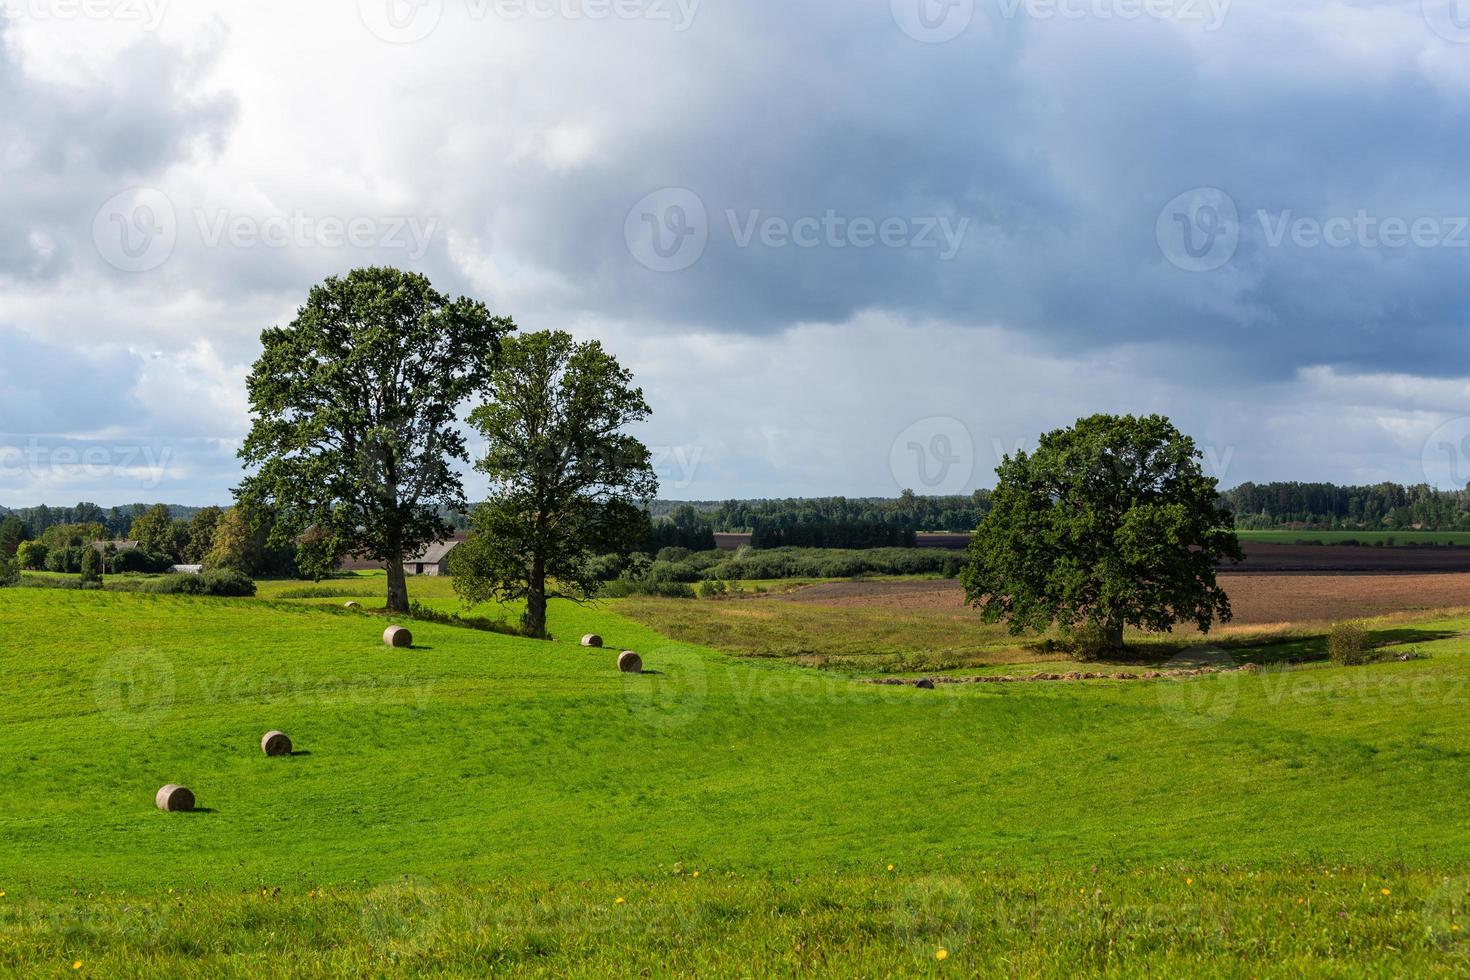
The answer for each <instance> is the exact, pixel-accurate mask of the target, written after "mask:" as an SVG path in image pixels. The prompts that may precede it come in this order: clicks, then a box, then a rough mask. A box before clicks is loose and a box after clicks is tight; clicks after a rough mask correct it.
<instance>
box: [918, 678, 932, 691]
mask: <svg viewBox="0 0 1470 980" xmlns="http://www.w3.org/2000/svg"><path fill="white" fill-rule="evenodd" d="M914 687H917V688H919V689H920V690H922V691H932V690H934V682H933V681H931V680H930V679H929V678H927V677H925V678H923V679H922V680H919V681H916V682H915V683H914Z"/></svg>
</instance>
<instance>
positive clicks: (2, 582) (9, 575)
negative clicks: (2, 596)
mask: <svg viewBox="0 0 1470 980" xmlns="http://www.w3.org/2000/svg"><path fill="white" fill-rule="evenodd" d="M19 584H20V569H19V568H18V567H17V566H16V564H15V560H14V559H13V558H4V557H0V589H4V588H9V587H10V586H12V585H19Z"/></svg>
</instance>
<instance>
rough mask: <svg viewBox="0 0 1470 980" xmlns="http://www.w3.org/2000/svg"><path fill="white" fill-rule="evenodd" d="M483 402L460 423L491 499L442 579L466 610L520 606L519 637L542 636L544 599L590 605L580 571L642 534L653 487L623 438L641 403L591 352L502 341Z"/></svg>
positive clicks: (536, 338) (590, 593) (565, 344)
mask: <svg viewBox="0 0 1470 980" xmlns="http://www.w3.org/2000/svg"><path fill="white" fill-rule="evenodd" d="M490 393H491V399H490V401H489V402H488V403H486V404H485V405H482V406H480V407H479V408H477V409H475V410H474V411H473V412H471V413H470V423H471V424H472V425H474V426H475V428H476V429H478V430H479V432H480V434H481V435H482V436H484V437H485V440H486V443H487V451H486V454H485V458H484V459H482V460H480V461H479V463H477V464H476V469H478V470H479V471H480V472H482V473H484V474H486V475H487V476H489V477H490V481H491V488H492V489H491V495H490V499H489V500H487V501H486V502H485V503H484V504H482V505H481V506H479V507H477V508H476V509H475V512H474V514H473V516H472V521H473V525H474V532H473V533H472V534H471V535H470V538H469V540H468V541H466V542H465V543H464V544H462V545H460V546H459V547H458V548H456V549H455V550H454V551H453V552H451V553H450V559H449V563H450V571H451V572H453V574H454V587H455V589H456V590H457V591H458V592H459V594H460V597H461V598H463V599H464V600H465V601H466V602H468V603H476V602H483V601H485V600H487V599H491V598H497V599H501V600H515V599H525V600H526V614H525V619H524V623H523V625H524V628H525V631H526V632H527V633H528V634H530V635H532V636H544V635H545V634H546V602H547V599H549V598H569V599H573V600H577V601H584V600H586V599H590V598H592V597H594V596H595V595H596V594H597V590H598V585H599V583H598V581H597V579H596V578H595V577H594V576H593V575H592V573H591V570H590V568H589V559H590V558H591V557H592V556H593V555H595V554H599V553H606V552H611V551H625V550H628V549H629V548H631V547H632V546H633V545H635V544H636V543H638V542H639V541H640V540H642V539H643V538H644V537H646V536H647V534H648V518H647V515H646V513H645V512H644V511H643V510H642V509H640V507H639V504H640V503H643V502H646V501H647V500H649V499H651V498H652V497H653V495H654V494H655V493H656V492H657V490H658V479H657V477H656V476H655V475H654V472H653V467H652V465H651V463H650V459H651V456H650V453H649V451H648V448H647V447H646V446H644V445H643V443H641V442H639V441H638V440H637V439H636V438H634V437H633V436H631V435H628V434H627V433H626V432H624V431H623V430H624V429H625V428H626V427H627V426H628V425H630V424H632V423H634V422H639V421H642V420H643V419H645V418H647V417H648V414H649V408H648V403H647V402H645V401H644V399H643V391H642V390H641V389H639V388H636V387H634V386H633V377H632V374H631V373H630V372H629V371H627V370H625V369H624V368H622V367H621V366H620V365H619V364H618V362H617V361H616V360H615V359H614V358H613V357H612V355H610V354H608V353H607V352H606V351H604V350H603V349H602V345H601V344H599V343H597V342H596V341H588V342H586V343H576V342H574V341H573V340H572V338H571V336H569V335H568V334H566V333H563V332H561V331H544V332H540V333H533V334H526V335H524V336H518V337H512V338H509V339H507V340H506V342H505V346H504V350H503V351H502V355H501V361H500V364H499V365H498V366H497V367H496V369H495V372H494V374H493V375H492V377H491V380H490Z"/></svg>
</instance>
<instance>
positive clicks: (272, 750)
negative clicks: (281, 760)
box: [260, 732, 291, 756]
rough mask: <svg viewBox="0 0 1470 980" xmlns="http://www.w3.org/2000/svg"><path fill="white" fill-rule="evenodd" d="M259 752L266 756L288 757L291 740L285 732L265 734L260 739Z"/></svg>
mask: <svg viewBox="0 0 1470 980" xmlns="http://www.w3.org/2000/svg"><path fill="white" fill-rule="evenodd" d="M260 751H262V752H264V753H265V754H266V755H271V756H275V755H290V754H291V739H290V738H289V737H288V736H287V735H286V733H285V732H266V733H265V734H264V735H262V736H261V737H260Z"/></svg>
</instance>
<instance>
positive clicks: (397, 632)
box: [383, 626, 413, 648]
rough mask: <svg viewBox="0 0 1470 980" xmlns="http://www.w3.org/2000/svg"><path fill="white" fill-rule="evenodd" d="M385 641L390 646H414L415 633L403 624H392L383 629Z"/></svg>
mask: <svg viewBox="0 0 1470 980" xmlns="http://www.w3.org/2000/svg"><path fill="white" fill-rule="evenodd" d="M383 642H384V643H386V644H388V645H389V646H390V647H400V648H407V647H411V646H413V634H412V633H410V632H409V631H408V630H406V629H404V628H403V627H402V626H390V627H388V628H387V629H385V630H383Z"/></svg>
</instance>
